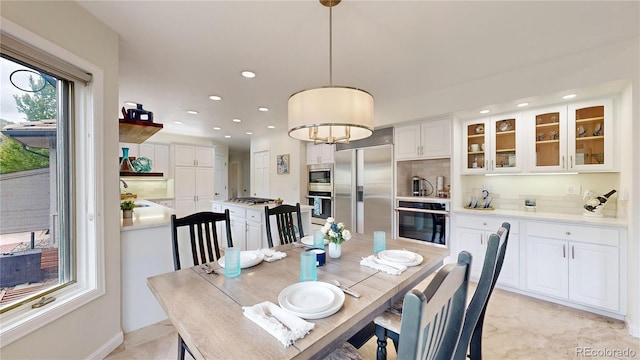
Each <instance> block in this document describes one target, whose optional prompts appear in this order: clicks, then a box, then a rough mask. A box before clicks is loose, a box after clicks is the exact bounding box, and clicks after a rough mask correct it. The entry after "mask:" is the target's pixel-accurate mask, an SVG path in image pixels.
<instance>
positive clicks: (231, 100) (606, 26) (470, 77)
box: [78, 0, 640, 150]
mask: <svg viewBox="0 0 640 360" xmlns="http://www.w3.org/2000/svg"><path fill="white" fill-rule="evenodd" d="M78 3H80V5H81V6H83V7H84V8H86V9H87V10H88V11H90V12H91V13H93V14H94V15H95V16H96V17H98V18H99V19H100V20H102V21H103V22H104V23H106V24H107V25H108V26H109V27H111V28H112V29H114V30H115V31H116V32H118V34H119V36H120V55H119V56H120V76H119V84H120V86H119V92H120V93H119V100H120V105H121V106H125V105H124V104H125V102H127V101H133V102H137V103H140V104H143V105H144V108H145V109H146V110H149V111H153V113H154V121H155V122H161V123H163V124H164V129H163V132H168V133H175V134H182V135H191V136H200V137H209V138H213V139H214V140H215V141H217V142H221V143H226V144H228V145H229V148H230V149H231V150H248V149H249V143H250V139H251V137H262V136H268V135H269V134H270V133H273V132H286V131H287V100H288V98H289V96H290V95H291V94H293V93H295V92H297V91H300V90H304V89H309V88H314V87H320V86H326V85H329V10H328V8H326V7H324V6H322V5H320V3H319V2H318V1H315V0H300V1H292V0H289V1H193V2H192V1H95V0H91V1H78ZM638 4H639V3H638V2H611V1H603V2H514V1H512V2H503V1H499V2H481V1H470V2H466V1H444V2H436V1H358V0H343V2H342V3H341V4H339V5H338V6H337V7H335V8H334V9H333V84H334V85H343V86H351V87H357V88H361V89H364V90H366V91H367V92H369V93H371V94H372V95H373V97H374V99H375V112H376V116H375V126H376V127H384V126H389V125H392V124H394V123H399V122H409V121H415V120H418V119H426V118H431V117H436V116H442V115H445V114H452V113H454V112H456V111H461V112H464V111H466V112H467V114H475V113H477V111H479V110H481V109H482V108H483V107H487V106H488V107H491V108H492V111H500V110H502V109H503V110H508V108H509V107H510V106H514V105H513V104H512V103H513V102H514V101H517V100H518V99H519V98H522V97H525V96H526V97H528V99H533V100H534V101H535V99H536V98H535V97H533V96H535V95H540V94H537V93H528V91H533V90H527V89H518V91H514V92H512V94H513V96H514V97H513V98H509V97H505V96H504V95H501V96H497V95H496V96H495V97H491V96H489V95H487V94H490V93H492V89H487V90H486V91H480V92H477V91H476V92H477V94H465V96H461V99H460V100H458V99H455V98H451V94H455V93H456V92H457V89H460V90H461V92H464V91H463V90H464V89H465V88H464V86H465V84H471V83H474V84H478V83H482V82H483V81H484V79H490V78H492V77H496V76H498V75H500V74H518V71H519V70H521V69H528V68H533V67H536V66H539V65H540V64H545V63H548V62H550V61H553V59H557V58H563V57H569V56H573V55H575V54H580V53H583V52H589V51H592V50H593V49H598V48H602V47H607V46H611V45H612V44H617V43H622V42H627V41H630V40H633V39H637V38H638V36H639V34H638V33H639V30H638V26H639V25H638V23H639V12H640V11H639V10H638V9H639V5H638ZM243 70H251V71H253V72H255V73H256V74H257V76H256V77H255V78H253V79H246V78H243V77H241V76H240V73H241V71H243ZM556 75H557V74H556ZM509 76H514V78H513V80H514V81H517V75H509ZM551 88H552V87H550V89H551ZM447 89H448V90H449V91H448V92H447V94H449V97H450V98H448V99H445V101H441V99H438V100H436V98H437V96H442V94H443V90H447ZM556 90H561V89H556ZM209 95H220V96H222V98H223V100H222V101H212V100H210V99H209V98H208V97H209ZM436 95H437V96H436ZM475 95H477V96H475ZM438 102H441V103H446V104H450V105H447V106H437V105H436V106H426V105H424V104H430V103H438ZM421 104H422V106H421ZM258 107H267V108H269V111H268V112H260V111H258ZM188 110H195V111H198V114H197V115H191V114H188V113H187V111H188ZM234 118H236V119H241V120H242V122H240V123H234V122H232V119H234ZM174 121H179V122H182V124H176V123H174ZM268 125H272V126H274V127H275V128H273V129H268V128H267V126H268ZM214 127H219V128H221V130H214ZM248 131H249V132H252V133H253V134H252V135H247V134H246V132H248ZM224 135H230V136H231V137H230V138H227V139H226V138H224Z"/></svg>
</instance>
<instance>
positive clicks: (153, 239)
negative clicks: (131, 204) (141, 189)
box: [120, 200, 174, 333]
mask: <svg viewBox="0 0 640 360" xmlns="http://www.w3.org/2000/svg"><path fill="white" fill-rule="evenodd" d="M135 203H136V205H137V207H136V208H135V209H134V213H133V218H131V219H121V220H120V221H121V222H120V224H121V226H120V242H121V259H122V274H121V276H122V330H123V331H124V332H125V333H128V332H131V331H134V330H137V329H140V328H142V327H145V326H147V325H151V324H154V323H156V322H158V321H162V320H164V319H166V318H167V316H166V314H165V313H164V311H163V310H162V308H161V307H160V305H158V302H157V301H156V300H155V298H154V297H153V295H152V294H151V292H150V291H149V289H148V288H147V286H146V283H147V278H148V277H151V276H155V275H159V274H164V273H167V272H170V271H173V250H172V249H171V215H172V214H173V213H174V210H173V209H171V208H168V207H165V206H162V205H159V204H157V203H154V202H151V201H147V200H136V201H135Z"/></svg>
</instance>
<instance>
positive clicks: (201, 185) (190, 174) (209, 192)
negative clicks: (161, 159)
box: [172, 144, 215, 217]
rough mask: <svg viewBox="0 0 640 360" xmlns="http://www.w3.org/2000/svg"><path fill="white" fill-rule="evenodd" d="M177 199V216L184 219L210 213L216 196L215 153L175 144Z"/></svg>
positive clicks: (210, 148)
mask: <svg viewBox="0 0 640 360" xmlns="http://www.w3.org/2000/svg"><path fill="white" fill-rule="evenodd" d="M172 148H173V158H174V164H175V167H174V169H173V178H174V197H175V206H176V207H175V209H176V214H177V215H178V216H179V217H180V216H185V215H189V214H193V213H195V212H200V211H211V200H213V198H214V194H215V184H214V179H215V169H214V163H215V149H214V148H212V147H206V146H195V145H183V144H173V145H172Z"/></svg>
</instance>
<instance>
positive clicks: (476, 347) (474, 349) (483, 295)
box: [454, 222, 511, 360]
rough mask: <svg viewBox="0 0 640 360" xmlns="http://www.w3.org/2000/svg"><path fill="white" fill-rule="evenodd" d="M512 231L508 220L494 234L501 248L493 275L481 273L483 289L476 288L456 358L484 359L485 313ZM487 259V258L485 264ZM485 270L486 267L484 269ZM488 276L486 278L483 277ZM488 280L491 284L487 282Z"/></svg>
mask: <svg viewBox="0 0 640 360" xmlns="http://www.w3.org/2000/svg"><path fill="white" fill-rule="evenodd" d="M510 231H511V224H509V223H508V222H504V223H502V227H500V229H498V232H497V233H496V234H492V235H491V237H493V239H494V240H493V241H494V242H495V241H496V237H498V238H499V240H498V241H499V248H498V251H497V255H496V259H495V268H494V271H493V274H492V276H491V277H489V275H488V272H487V274H486V276H485V273H484V271H483V273H482V274H481V275H480V279H479V280H478V288H481V287H482V290H479V289H476V292H475V293H474V294H473V298H471V301H470V302H469V306H468V307H467V312H466V314H465V321H464V325H463V328H462V333H461V335H460V341H459V343H458V346H457V348H456V352H455V354H454V359H457V360H464V359H466V358H467V357H469V358H470V359H471V360H482V328H483V324H484V315H485V312H486V310H487V305H488V304H489V298H490V297H491V294H492V293H493V289H494V287H495V285H496V282H497V281H498V276H500V271H501V270H502V264H503V263H504V256H505V253H506V251H507V243H508V242H509V232H510ZM491 237H490V238H489V245H488V247H487V252H489V247H492V249H493V246H494V244H492V243H491ZM486 262H487V260H486V259H485V264H486ZM483 270H484V269H483ZM483 277H486V280H485V279H483ZM487 282H488V283H489V284H487Z"/></svg>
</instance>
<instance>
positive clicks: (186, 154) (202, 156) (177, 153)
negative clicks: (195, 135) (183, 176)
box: [173, 144, 216, 167]
mask: <svg viewBox="0 0 640 360" xmlns="http://www.w3.org/2000/svg"><path fill="white" fill-rule="evenodd" d="M173 149H174V164H175V166H200V167H214V164H215V155H216V154H215V148H212V147H208V146H198V145H184V144H174V145H173Z"/></svg>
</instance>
